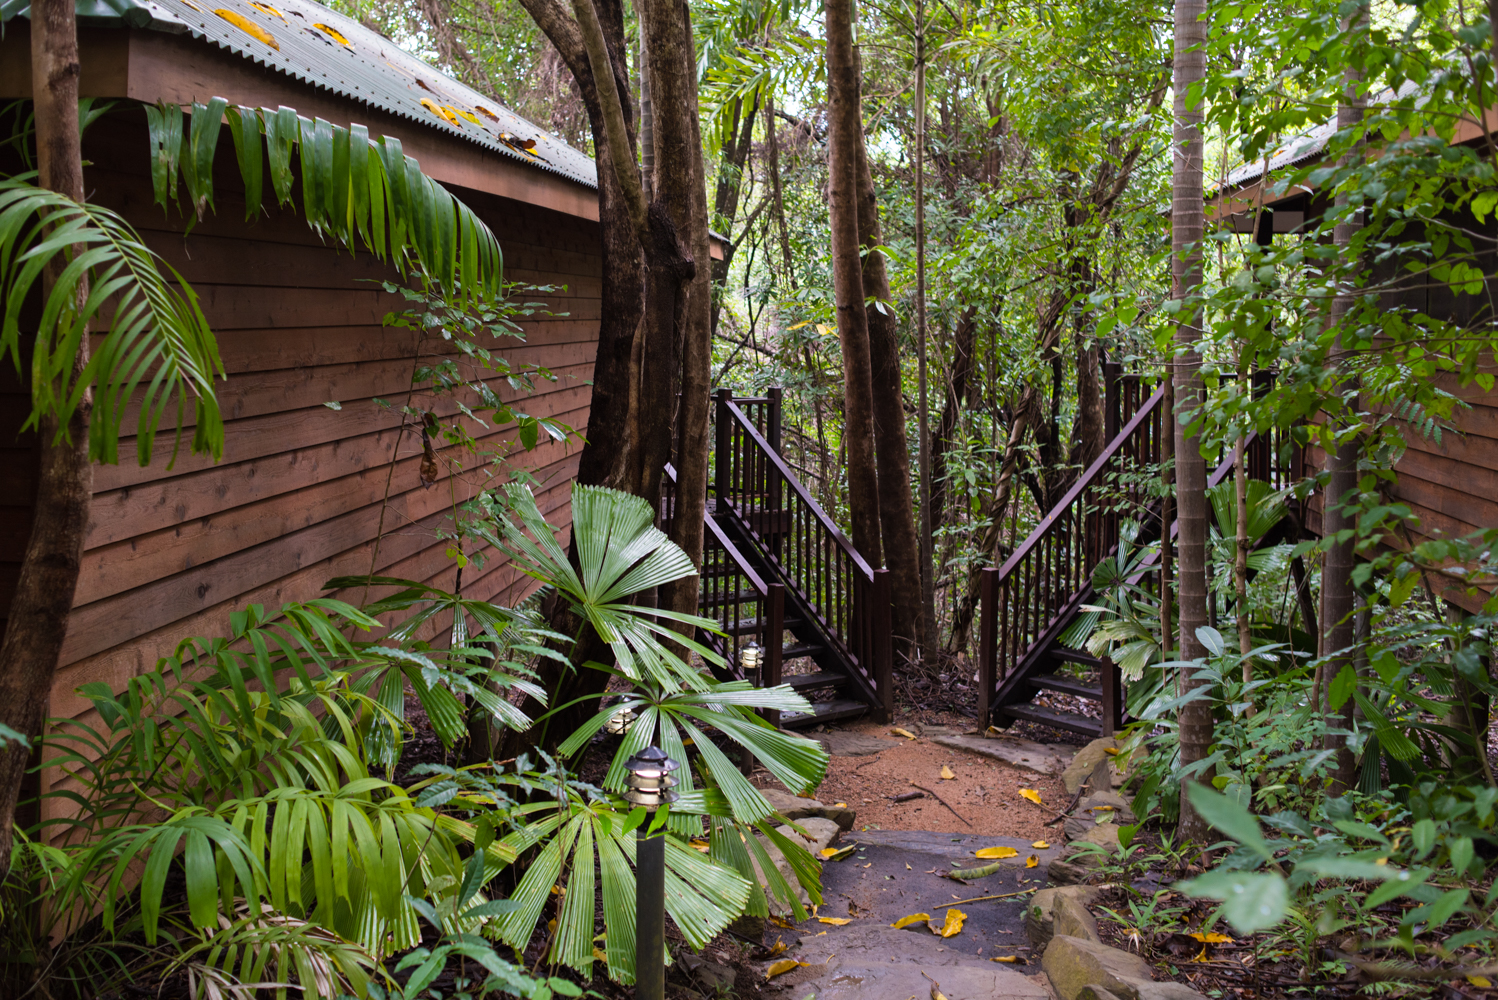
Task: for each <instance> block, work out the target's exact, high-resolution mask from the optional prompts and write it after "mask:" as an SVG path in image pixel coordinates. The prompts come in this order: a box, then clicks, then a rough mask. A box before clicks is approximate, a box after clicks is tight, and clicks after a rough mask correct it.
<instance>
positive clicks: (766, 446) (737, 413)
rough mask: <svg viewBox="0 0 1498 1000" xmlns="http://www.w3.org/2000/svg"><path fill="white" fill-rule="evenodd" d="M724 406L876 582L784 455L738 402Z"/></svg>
mask: <svg viewBox="0 0 1498 1000" xmlns="http://www.w3.org/2000/svg"><path fill="white" fill-rule="evenodd" d="M724 405H725V409H727V411H728V413H729V414H730V415H731V416H732V417H733V418H734V419H735V421H736V422H737V423H738V425H739V426H740V427H742V428H743V429H744V433H745V434H746V435H748V437H749V440H751V441H753V442H754V443H755V444H756V445H757V446H758V447H759V450H760V451H761V452H762V453H763V454H764V456H765V458H766V459H767V460H768V461H769V463H770V465H771V466H773V467H774V469H775V471H776V472H778V473H780V477H781V478H782V479H784V480H785V482H786V483H787V484H788V485H789V486H790V487H791V491H792V492H793V493H795V494H796V496H797V497H798V498H799V499H800V500H801V502H802V503H804V504H806V505H807V506H808V507H809V508H811V510H812V513H813V514H814V516H815V517H816V519H817V522H818V523H819V524H820V525H821V526H822V530H823V531H825V532H827V534H828V535H830V536H831V537H832V540H833V541H834V542H836V543H837V545H838V548H840V549H842V550H843V554H844V555H846V556H847V557H848V559H849V560H851V561H852V563H853V565H855V566H857V567H858V568H859V570H860V571H862V573H863V575H864V576H865V577H866V578H867V579H868V580H869V581H870V582H872V581H873V579H874V570H873V568H872V567H871V566H869V563H868V560H866V559H864V557H863V556H862V555H861V554H859V551H858V550H857V549H855V548H854V547H853V543H852V542H850V541H849V540H848V536H847V535H845V534H843V530H842V529H841V528H839V527H838V526H837V523H836V522H835V521H833V520H832V518H830V517H828V516H827V512H826V511H824V510H823V509H822V505H821V504H819V503H817V501H816V500H815V499H813V498H812V495H811V494H810V493H809V492H807V490H806V487H805V486H802V485H801V480H799V479H797V478H796V477H795V475H794V474H793V473H792V472H791V470H790V466H788V465H786V464H785V459H783V458H781V457H780V453H779V452H777V451H776V450H775V449H773V448H771V447H770V442H768V441H766V440H765V438H764V435H762V434H760V432H759V430H758V429H756V428H755V426H754V424H753V422H752V421H750V419H749V417H748V415H747V414H745V413H744V411H743V410H742V409H740V408H739V405H738V401H737V400H732V399H730V400H726V401H725V404H724Z"/></svg>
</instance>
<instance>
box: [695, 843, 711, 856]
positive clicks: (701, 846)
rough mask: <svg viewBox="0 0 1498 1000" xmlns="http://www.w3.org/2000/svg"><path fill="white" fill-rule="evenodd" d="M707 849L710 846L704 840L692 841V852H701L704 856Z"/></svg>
mask: <svg viewBox="0 0 1498 1000" xmlns="http://www.w3.org/2000/svg"><path fill="white" fill-rule="evenodd" d="M709 849H710V845H709V844H708V842H707V841H705V840H694V841H692V850H694V851H701V852H702V853H703V854H706V853H707V852H708V850H709Z"/></svg>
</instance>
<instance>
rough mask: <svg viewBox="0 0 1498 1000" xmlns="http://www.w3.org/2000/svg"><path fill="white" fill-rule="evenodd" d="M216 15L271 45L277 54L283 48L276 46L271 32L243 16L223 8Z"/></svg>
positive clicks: (252, 36) (216, 11)
mask: <svg viewBox="0 0 1498 1000" xmlns="http://www.w3.org/2000/svg"><path fill="white" fill-rule="evenodd" d="M214 13H215V14H217V15H218V16H219V17H221V18H223V19H224V20H225V21H228V22H229V23H230V24H232V25H234V27H236V28H238V29H239V30H240V31H243V32H244V33H245V34H246V35H249V36H250V37H251V38H254V39H256V40H258V41H262V42H264V43H265V44H266V45H269V46H270V47H271V48H273V49H275V50H276V51H277V52H280V51H281V46H279V45H277V44H276V39H275V36H273V35H272V34H271V33H270V32H269V31H266V30H265V29H264V28H262V27H260V25H258V24H256V23H255V22H254V21H251V20H250V19H249V18H247V17H245V16H244V15H243V14H236V13H235V12H234V11H232V10H226V9H225V8H223V7H220V8H219V9H218V10H215V11H214Z"/></svg>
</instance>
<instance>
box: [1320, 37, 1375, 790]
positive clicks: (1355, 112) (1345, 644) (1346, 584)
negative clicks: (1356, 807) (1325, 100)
mask: <svg viewBox="0 0 1498 1000" xmlns="http://www.w3.org/2000/svg"><path fill="white" fill-rule="evenodd" d="M1358 17H1359V19H1360V20H1362V19H1363V18H1365V17H1366V8H1363V13H1361V14H1359V15H1358ZM1346 81H1347V83H1346V90H1345V93H1346V97H1345V98H1344V100H1343V101H1342V103H1341V104H1339V105H1337V128H1338V130H1342V129H1351V128H1355V127H1356V126H1357V125H1358V123H1359V122H1361V121H1362V120H1363V108H1364V106H1365V105H1366V103H1367V102H1366V99H1365V98H1364V97H1363V96H1362V95H1361V93H1360V92H1359V77H1358V75H1357V74H1356V73H1355V72H1353V71H1348V73H1347V77H1346ZM1361 156H1362V153H1361V145H1359V146H1357V147H1354V148H1353V149H1351V150H1349V151H1348V152H1347V154H1346V155H1345V156H1344V162H1356V161H1357V160H1358V159H1359V158H1360V157H1361ZM1336 207H1337V209H1338V211H1340V212H1342V213H1343V214H1342V216H1341V217H1340V218H1339V219H1338V220H1337V224H1336V226H1335V227H1334V228H1333V230H1332V242H1333V244H1334V245H1335V246H1336V248H1337V257H1338V259H1339V260H1342V261H1346V259H1347V257H1348V254H1349V253H1350V249H1351V247H1352V243H1353V240H1354V238H1355V237H1356V236H1357V231H1358V228H1359V226H1358V222H1357V216H1356V214H1355V213H1354V212H1352V211H1349V210H1348V204H1347V199H1346V196H1345V195H1338V196H1337V199H1336ZM1355 280H1356V268H1349V269H1348V271H1347V272H1344V273H1343V274H1341V275H1339V277H1338V281H1337V292H1336V295H1335V296H1334V297H1333V299H1332V303H1331V316H1330V321H1331V324H1332V326H1333V327H1336V328H1340V326H1341V325H1342V322H1343V321H1344V320H1345V319H1346V318H1347V314H1348V313H1349V312H1350V311H1351V310H1352V307H1353V290H1352V289H1353V283H1354V281H1355ZM1343 342H1344V341H1343V336H1342V332H1341V330H1340V329H1338V330H1337V333H1336V339H1335V341H1334V342H1333V344H1332V351H1331V357H1330V358H1329V359H1328V363H1329V364H1330V365H1331V366H1332V368H1333V369H1334V370H1337V374H1338V378H1339V381H1340V380H1341V379H1343V378H1345V379H1347V380H1348V381H1347V382H1343V383H1342V385H1343V388H1344V391H1343V396H1344V397H1346V395H1347V392H1346V390H1347V389H1349V388H1350V389H1353V390H1355V389H1356V382H1355V381H1354V379H1355V376H1353V375H1352V374H1351V373H1350V371H1348V370H1347V366H1348V363H1349V361H1350V360H1351V356H1352V352H1351V351H1349V350H1347V349H1346V348H1344V347H1343ZM1348 383H1351V384H1350V385H1349V384H1348ZM1351 398H1352V399H1353V400H1354V401H1355V400H1356V399H1357V396H1356V395H1353V396H1352V397H1351ZM1353 408H1354V409H1356V403H1355V402H1354V404H1353ZM1344 419H1345V418H1344V417H1343V415H1342V414H1334V415H1333V420H1334V422H1336V424H1337V425H1338V431H1339V434H1338V438H1339V440H1338V441H1337V442H1336V443H1335V444H1334V445H1333V446H1332V447H1331V448H1330V449H1329V450H1328V451H1327V454H1326V471H1327V477H1328V478H1327V484H1326V492H1325V494H1324V495H1323V500H1322V505H1323V514H1322V529H1321V537H1323V538H1334V537H1336V535H1337V534H1338V533H1339V532H1343V531H1350V530H1352V529H1354V528H1356V527H1357V524H1356V518H1355V517H1352V516H1348V515H1347V514H1344V513H1343V512H1342V505H1343V504H1344V503H1345V502H1348V501H1350V500H1352V499H1353V495H1354V494H1355V493H1356V491H1357V488H1358V451H1359V445H1358V441H1357V439H1356V438H1349V437H1347V436H1346V434H1345V431H1344V427H1345V426H1346V425H1345V424H1342V421H1343V420H1344ZM1353 419H1354V420H1355V419H1356V418H1353ZM1353 548H1354V543H1353V540H1352V539H1351V538H1349V539H1348V540H1347V541H1345V542H1337V543H1333V544H1331V545H1330V546H1329V547H1328V548H1327V550H1326V556H1325V561H1324V562H1323V563H1322V568H1321V628H1322V637H1321V655H1322V656H1325V657H1328V658H1329V659H1327V660H1326V661H1325V663H1324V664H1323V666H1322V669H1321V676H1322V689H1323V690H1324V691H1330V689H1331V682H1332V679H1333V678H1335V677H1336V676H1337V674H1339V673H1340V672H1341V671H1342V670H1343V668H1344V667H1345V668H1348V669H1351V665H1352V657H1353V654H1352V649H1353V646H1354V645H1355V644H1356V641H1357V625H1356V622H1355V620H1354V612H1355V611H1356V595H1355V594H1354V592H1353V587H1352V570H1353V563H1354V554H1353ZM1327 704H1328V706H1330V699H1328V700H1327ZM1352 709H1353V702H1352V700H1351V699H1349V700H1348V701H1347V702H1346V703H1345V704H1344V705H1343V706H1342V708H1341V709H1339V710H1337V711H1336V712H1332V711H1330V710H1328V714H1327V719H1326V724H1327V728H1328V729H1329V730H1330V729H1334V728H1335V729H1344V730H1345V729H1348V728H1350V727H1351V725H1352ZM1326 747H1327V749H1335V750H1336V751H1337V757H1336V765H1335V766H1334V767H1333V769H1332V784H1331V788H1330V789H1329V792H1330V794H1332V795H1341V794H1342V793H1343V792H1346V791H1348V790H1349V789H1351V788H1353V787H1354V785H1355V784H1356V782H1357V774H1356V767H1355V765H1356V761H1355V760H1354V759H1353V756H1352V751H1351V750H1350V749H1348V746H1347V738H1346V737H1345V736H1341V735H1336V734H1333V733H1331V732H1328V733H1327V736H1326Z"/></svg>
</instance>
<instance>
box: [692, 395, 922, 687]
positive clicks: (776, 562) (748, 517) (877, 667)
mask: <svg viewBox="0 0 1498 1000" xmlns="http://www.w3.org/2000/svg"><path fill="white" fill-rule="evenodd" d="M717 403H718V405H717V408H716V418H715V428H714V430H715V436H716V445H715V449H714V451H715V455H714V475H713V492H714V494H715V497H716V513H717V515H718V516H719V517H726V518H730V519H732V521H733V524H734V529H735V530H736V531H738V532H739V533H741V534H742V536H743V537H744V538H746V539H748V540H749V542H750V544H751V545H752V546H753V547H754V550H755V554H756V555H757V556H759V557H760V558H762V559H763V560H764V563H765V565H767V566H768V567H770V569H771V570H773V572H774V573H775V574H776V575H777V576H778V577H779V578H780V580H781V581H783V582H784V584H785V586H786V588H787V590H788V591H789V592H790V593H789V595H788V599H789V600H793V601H794V603H795V605H796V607H797V612H796V613H797V615H798V617H799V618H801V619H802V620H803V621H805V622H806V623H807V624H808V625H809V626H810V627H812V628H813V629H814V630H815V631H816V632H817V633H818V635H819V636H820V639H821V641H822V642H824V643H825V644H826V646H827V647H828V649H829V650H831V652H832V653H833V654H834V655H835V656H836V658H837V659H838V660H839V661H840V662H841V663H843V664H844V665H845V666H846V669H847V671H848V675H849V679H850V680H851V681H852V682H853V683H854V685H855V686H856V687H857V688H858V689H859V691H860V693H861V694H862V696H863V697H864V698H865V699H866V700H868V701H869V702H871V703H872V704H874V705H875V706H876V708H877V709H878V710H879V712H880V714H882V715H886V716H887V715H888V714H889V713H891V712H892V711H893V709H894V700H893V683H892V680H891V671H892V664H891V658H892V657H891V651H890V643H891V636H890V631H889V625H890V619H891V616H890V614H889V600H890V598H889V578H888V571H887V570H884V569H877V570H876V569H874V568H873V567H871V566H870V565H869V563H868V561H867V560H866V559H864V557H863V555H862V554H861V553H859V551H858V550H857V549H855V548H854V547H853V544H852V542H850V541H849V540H848V538H847V536H846V535H844V534H843V532H842V530H841V529H840V528H839V527H838V526H837V524H836V523H835V522H834V521H833V520H832V518H830V517H829V516H828V515H827V512H826V511H824V510H823V509H822V507H821V505H820V504H818V503H817V501H816V500H815V499H814V498H813V497H812V495H811V493H810V492H808V491H807V489H806V487H805V486H803V485H802V483H801V481H800V480H799V479H798V478H797V477H796V476H795V474H794V473H793V472H792V471H791V469H790V467H789V466H788V465H787V464H786V462H785V460H784V459H783V458H782V457H781V456H780V454H779V447H778V445H779V441H778V437H779V434H778V427H779V421H778V406H779V398H778V394H773V390H772V395H771V396H770V397H769V399H768V401H767V403H766V409H765V410H764V411H762V414H763V416H764V418H765V419H764V426H763V429H762V428H761V426H760V421H758V420H756V419H755V418H754V417H756V416H761V413H756V414H755V415H754V416H751V415H750V413H749V412H747V411H746V410H745V408H744V407H743V406H741V405H740V401H738V400H735V399H734V398H733V396H732V394H731V393H730V392H729V391H728V390H719V392H718V395H717ZM767 432H768V434H767Z"/></svg>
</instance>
